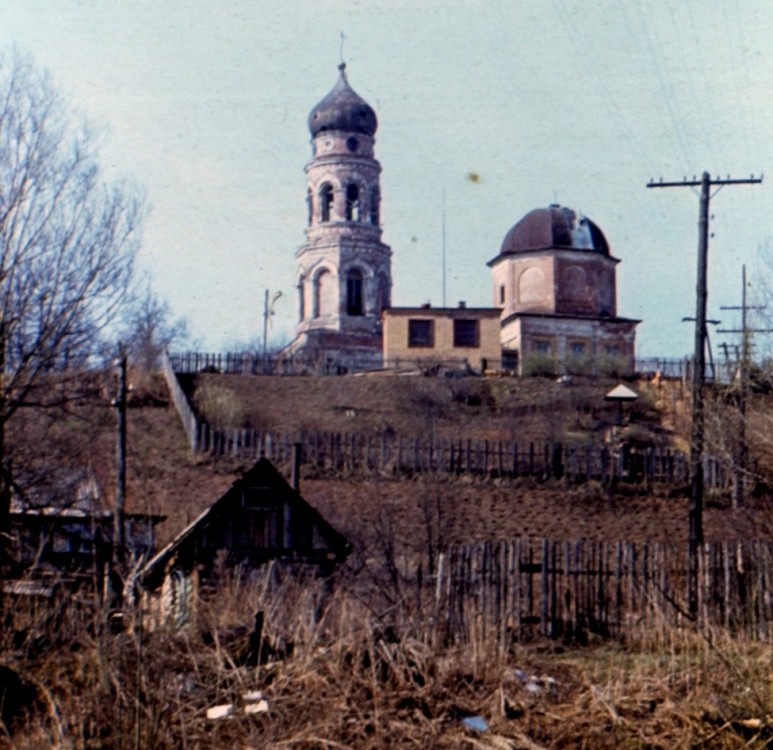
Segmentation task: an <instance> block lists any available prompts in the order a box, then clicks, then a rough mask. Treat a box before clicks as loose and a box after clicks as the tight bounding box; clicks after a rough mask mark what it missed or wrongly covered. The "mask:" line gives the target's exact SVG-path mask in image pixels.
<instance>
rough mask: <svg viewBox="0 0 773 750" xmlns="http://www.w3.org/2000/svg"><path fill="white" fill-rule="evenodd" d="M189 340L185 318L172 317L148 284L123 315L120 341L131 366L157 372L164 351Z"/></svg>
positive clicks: (163, 301)
mask: <svg viewBox="0 0 773 750" xmlns="http://www.w3.org/2000/svg"><path fill="white" fill-rule="evenodd" d="M188 338H189V336H188V323H187V321H186V320H185V318H177V319H175V318H173V316H172V311H171V309H170V307H169V304H168V303H167V302H166V301H165V300H163V299H161V298H160V297H159V296H158V295H157V294H156V293H155V292H154V291H153V290H152V288H151V286H150V284H149V283H146V284H145V285H144V287H143V288H142V291H141V292H140V293H139V295H137V296H136V298H134V299H133V300H132V302H131V304H129V305H128V306H127V308H126V311H125V314H124V315H123V325H122V326H121V332H120V339H121V344H122V346H123V348H124V350H125V351H126V353H127V355H128V357H129V360H130V363H131V365H132V366H133V367H136V368H138V369H140V370H142V371H145V372H148V371H152V370H156V369H157V368H158V367H159V366H160V358H161V354H162V353H163V352H164V350H166V349H169V347H170V346H171V345H172V344H178V345H179V343H180V342H184V341H187V340H188Z"/></svg>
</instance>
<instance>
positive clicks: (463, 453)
mask: <svg viewBox="0 0 773 750" xmlns="http://www.w3.org/2000/svg"><path fill="white" fill-rule="evenodd" d="M197 430H198V432H197V435H196V438H195V440H194V441H192V442H193V443H195V446H196V450H197V451H200V452H203V453H209V454H212V455H215V456H229V457H231V458H234V459H242V460H257V459H258V458H260V457H261V456H265V457H266V458H268V459H269V460H271V461H273V462H274V463H278V464H282V463H284V462H289V461H291V460H292V455H293V446H294V444H296V443H299V444H300V446H301V457H302V460H303V462H304V464H309V465H311V466H314V467H315V468H316V469H317V470H319V471H322V472H334V473H336V474H362V473H366V474H380V475H400V474H420V473H442V474H467V475H474V476H489V477H504V478H517V477H535V478H537V479H542V480H546V479H565V480H566V481H568V482H572V483H578V482H585V481H590V480H595V481H598V482H601V483H603V484H607V483H609V482H614V481H625V482H631V483H638V484H645V485H646V484H653V483H667V484H680V483H686V482H688V481H689V458H688V456H687V455H686V454H684V453H682V452H681V451H677V450H670V449H665V448H648V449H641V450H637V449H634V448H629V447H627V446H625V447H623V448H621V449H616V448H613V447H610V446H605V445H601V446H600V445H565V444H562V443H535V442H523V443H521V442H517V441H513V440H482V439H477V438H476V439H465V438H458V439H450V438H449V439H443V438H438V439H427V438H418V437H406V436H402V435H395V434H393V433H386V432H384V433H380V434H358V433H338V432H310V433H309V432H307V433H300V434H298V433H286V432H273V431H252V430H217V429H213V428H212V427H210V426H209V425H207V424H206V423H203V422H199V423H198V424H197ZM730 481H731V476H730V474H729V472H728V471H727V469H726V467H725V466H724V464H723V463H721V462H720V461H719V460H717V459H716V458H714V457H712V456H710V455H706V456H704V483H705V486H706V487H709V488H713V489H727V488H728V487H729V485H730Z"/></svg>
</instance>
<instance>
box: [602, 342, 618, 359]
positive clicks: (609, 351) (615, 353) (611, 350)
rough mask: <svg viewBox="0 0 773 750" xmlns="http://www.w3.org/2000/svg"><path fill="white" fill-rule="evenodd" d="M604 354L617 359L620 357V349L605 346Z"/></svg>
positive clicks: (613, 346)
mask: <svg viewBox="0 0 773 750" xmlns="http://www.w3.org/2000/svg"><path fill="white" fill-rule="evenodd" d="M604 352H605V353H606V354H607V355H608V356H610V357H619V356H620V347H619V346H617V345H612V346H605V347H604Z"/></svg>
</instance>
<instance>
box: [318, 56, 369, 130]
mask: <svg viewBox="0 0 773 750" xmlns="http://www.w3.org/2000/svg"><path fill="white" fill-rule="evenodd" d="M338 69H339V70H340V71H341V75H340V76H339V78H338V82H337V83H336V85H335V86H333V88H332V90H331V91H330V93H329V94H328V95H327V96H326V97H325V98H324V99H323V100H322V101H321V102H320V103H319V104H317V106H316V107H314V109H312V110H311V113H310V114H309V130H310V131H311V135H312V137H316V136H317V135H319V134H320V133H323V132H328V131H342V132H346V133H360V134H362V135H369V136H373V135H375V134H376V129H377V128H378V121H377V119H376V113H375V112H374V110H373V108H372V107H371V106H370V105H369V104H368V103H367V102H366V101H365V100H364V99H363V98H362V97H360V96H359V95H358V94H357V93H356V92H355V91H354V89H352V87H351V86H350V85H349V82H348V81H347V79H346V64H345V63H341V65H339V66H338Z"/></svg>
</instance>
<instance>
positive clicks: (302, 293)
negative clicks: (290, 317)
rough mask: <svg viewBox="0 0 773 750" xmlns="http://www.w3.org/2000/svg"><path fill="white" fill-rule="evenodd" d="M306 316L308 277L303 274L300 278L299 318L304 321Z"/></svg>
mask: <svg viewBox="0 0 773 750" xmlns="http://www.w3.org/2000/svg"><path fill="white" fill-rule="evenodd" d="M305 317H306V279H305V277H303V276H301V278H300V279H298V319H299V320H300V321H302V320H303V319H304V318H305Z"/></svg>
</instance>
